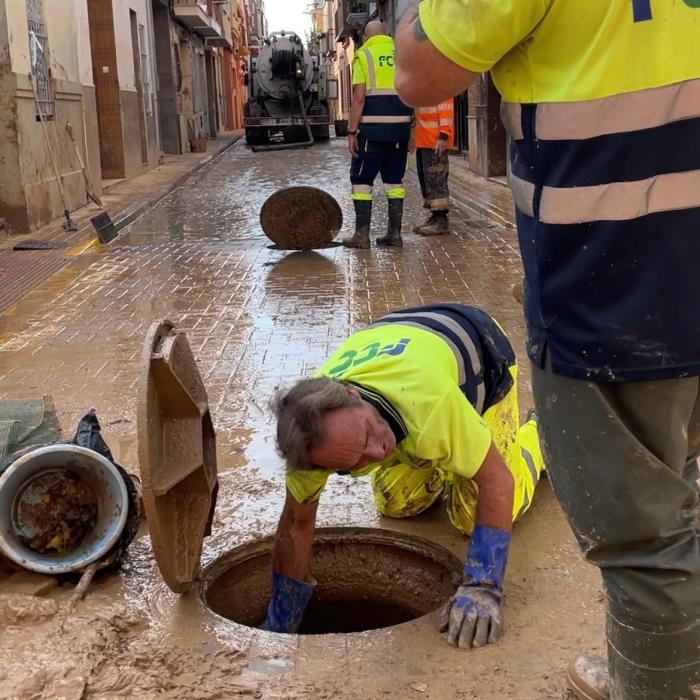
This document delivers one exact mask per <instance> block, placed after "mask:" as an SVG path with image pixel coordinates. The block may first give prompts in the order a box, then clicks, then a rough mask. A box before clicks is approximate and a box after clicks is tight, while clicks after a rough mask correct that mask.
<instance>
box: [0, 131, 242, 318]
mask: <svg viewBox="0 0 700 700" xmlns="http://www.w3.org/2000/svg"><path fill="white" fill-rule="evenodd" d="M242 138H243V134H242V132H241V133H236V134H232V135H231V137H230V140H228V142H227V143H225V144H224V145H223V146H222V147H221V148H220V150H217V151H215V152H213V153H212V154H211V155H206V156H205V157H203V158H202V159H201V160H199V161H197V163H196V164H194V165H193V166H192V167H191V168H189V169H188V170H186V171H185V172H182V173H180V174H179V175H177V176H176V177H175V178H174V179H173V180H172V181H170V182H168V183H167V184H165V185H164V189H163V190H161V191H159V192H155V193H152V194H150V195H149V194H146V195H145V197H146V199H145V200H139V199H138V197H132V198H131V200H129V199H128V198H126V197H124V198H122V200H121V202H120V204H121V206H120V207H119V211H118V212H117V213H115V214H114V224H115V227H116V228H117V232H118V235H117V236H116V237H115V239H114V240H117V239H119V238H121V235H120V234H121V231H123V230H124V228H126V227H127V226H129V225H130V224H132V223H134V222H135V221H136V220H138V219H139V218H140V217H141V216H143V215H144V214H146V213H147V212H148V211H150V210H151V209H153V208H154V207H155V206H156V205H158V204H159V203H160V202H161V201H162V200H163V199H165V198H166V197H167V196H169V195H170V194H172V193H173V192H174V191H175V190H176V189H178V188H179V187H181V186H182V185H183V184H184V183H185V182H186V181H187V180H188V178H190V177H192V176H193V175H195V174H197V173H198V172H200V171H202V170H203V169H204V168H205V167H207V166H210V165H212V163H214V162H216V161H217V159H219V158H220V157H222V156H223V155H224V154H226V153H227V152H228V151H229V150H230V149H231V148H233V147H234V146H235V145H236V144H237V143H238V142H239V141H240V140H241V139H242ZM127 182H128V181H127ZM116 189H117V190H118V188H116ZM134 200H135V201H134ZM127 201H134V204H133V205H131V207H130V205H129V204H125V203H126V202H127ZM113 208H115V207H113ZM101 211H106V210H105V209H98V208H97V207H95V206H94V205H92V204H90V203H88V204H86V205H85V206H84V207H82V208H81V209H79V210H76V212H74V214H77V212H82V213H81V214H80V216H79V217H77V216H76V219H78V218H79V219H80V221H79V223H78V230H77V231H75V232H71V233H70V234H67V232H65V231H62V230H61V227H60V225H59V224H58V222H57V221H54V222H52V223H51V224H47V227H46V228H47V230H46V232H45V233H43V232H42V233H37V234H34V235H35V237H37V238H39V239H40V240H49V241H51V240H61V239H62V238H69V239H70V240H69V241H67V243H68V245H69V246H70V247H68V248H65V249H63V250H51V251H22V252H15V251H13V250H12V247H13V244H14V243H15V242H16V241H20V240H23V238H29V237H31V234H30V233H28V234H23V235H21V236H18V237H16V238H14V237H13V238H8V240H7V241H5V242H4V243H5V245H3V246H2V247H1V248H0V277H2V278H3V281H4V283H5V285H4V289H3V290H0V292H2V293H0V317H2V316H5V315H6V314H7V313H9V312H10V311H11V310H12V309H13V308H14V307H16V306H17V304H20V303H21V302H22V301H23V300H24V299H26V297H28V296H29V295H30V294H32V293H33V292H34V291H36V290H37V289H39V288H40V287H41V286H42V285H44V284H46V282H48V280H50V279H51V278H52V277H53V276H54V275H56V274H57V273H59V272H61V271H62V270H65V269H66V268H68V267H69V266H70V265H71V264H72V263H74V262H75V258H76V257H77V256H80V255H82V254H83V253H85V252H88V251H92V250H95V249H98V248H99V249H102V250H104V251H105V252H106V251H108V250H110V248H108V246H109V245H111V244H112V243H113V242H114V240H113V241H110V242H109V243H105V244H102V243H100V240H99V238H98V236H97V235H96V232H95V229H94V227H93V225H92V223H91V221H90V219H91V218H92V217H94V216H97V215H98V214H99V213H100V212H101ZM18 261H19V262H18Z"/></svg>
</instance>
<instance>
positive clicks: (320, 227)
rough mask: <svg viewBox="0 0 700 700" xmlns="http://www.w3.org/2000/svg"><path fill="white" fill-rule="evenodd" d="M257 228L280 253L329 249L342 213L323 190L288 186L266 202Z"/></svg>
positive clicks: (341, 223)
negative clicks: (259, 227) (260, 227)
mask: <svg viewBox="0 0 700 700" xmlns="http://www.w3.org/2000/svg"><path fill="white" fill-rule="evenodd" d="M260 225H261V226H262V230H263V231H264V232H265V235H266V236H267V237H268V238H269V239H270V240H271V241H272V242H273V243H274V244H275V245H276V246H277V247H278V248H279V249H281V250H310V249H312V248H328V247H330V245H331V243H332V241H333V239H334V238H335V237H336V235H337V234H338V231H340V229H341V227H342V225H343V212H342V210H341V209H340V206H339V204H338V202H336V201H335V199H333V197H331V196H330V195H329V194H328V193H327V192H324V191H323V190H319V189H317V188H316V187H306V186H303V187H287V188H285V189H283V190H279V191H278V192H275V193H274V194H273V195H271V196H270V197H268V198H267V200H265V203H264V204H263V206H262V209H261V210H260Z"/></svg>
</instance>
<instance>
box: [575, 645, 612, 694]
mask: <svg viewBox="0 0 700 700" xmlns="http://www.w3.org/2000/svg"><path fill="white" fill-rule="evenodd" d="M566 676H567V680H568V681H569V687H570V688H571V690H573V691H574V694H575V695H576V698H577V699H578V700H609V699H610V677H609V676H608V662H607V661H606V660H605V659H601V658H599V657H597V656H579V658H578V659H576V661H573V662H572V663H571V664H570V665H569V668H568V669H567V671H566Z"/></svg>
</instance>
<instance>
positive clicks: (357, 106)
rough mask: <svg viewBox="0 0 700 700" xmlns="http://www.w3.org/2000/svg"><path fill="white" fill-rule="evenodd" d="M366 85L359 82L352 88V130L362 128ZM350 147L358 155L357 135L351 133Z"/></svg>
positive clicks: (353, 153)
mask: <svg viewBox="0 0 700 700" xmlns="http://www.w3.org/2000/svg"><path fill="white" fill-rule="evenodd" d="M365 93H366V90H365V86H364V85H363V84H362V83H358V84H357V85H355V86H353V88H352V108H351V109H350V131H351V132H352V131H357V130H358V129H359V128H360V119H362V112H363V110H364V108H365ZM348 148H349V149H350V153H351V154H352V155H353V156H356V155H357V135H356V134H355V135H353V134H351V135H350V136H349V137H348Z"/></svg>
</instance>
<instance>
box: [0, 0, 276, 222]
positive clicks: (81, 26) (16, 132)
mask: <svg viewBox="0 0 700 700" xmlns="http://www.w3.org/2000/svg"><path fill="white" fill-rule="evenodd" d="M258 5H259V6H256V8H255V12H256V17H257V19H256V23H257V24H256V28H257V27H258V26H264V14H261V7H262V5H261V3H258ZM261 17H262V19H261ZM247 22H248V18H247V14H246V0H61V1H60V2H55V1H54V0H0V166H2V167H1V168H0V219H4V220H5V221H6V225H7V227H8V229H9V230H10V231H17V232H23V231H27V230H31V229H33V228H36V227H38V226H40V225H42V224H45V223H47V222H49V221H51V220H52V219H55V218H57V217H59V216H61V215H62V213H63V211H64V209H68V210H69V211H73V210H74V209H77V208H79V207H80V206H83V205H84V204H86V202H87V191H88V189H89V190H90V192H92V193H94V194H97V195H99V194H100V192H101V191H102V187H103V185H104V184H105V183H109V182H110V181H115V180H121V179H128V178H132V177H135V176H138V175H140V174H142V173H144V172H147V171H148V170H149V169H152V168H154V167H156V166H157V165H158V164H159V163H160V159H161V155H162V154H163V153H167V154H183V153H188V152H189V151H191V150H196V151H201V150H204V149H205V148H206V140H207V139H209V138H214V137H216V136H217V134H219V133H220V132H222V131H225V130H233V129H239V128H241V126H242V111H243V105H244V104H245V100H246V89H245V85H244V72H245V70H244V69H245V57H246V55H247V54H248V51H249V49H248V43H247V42H248V36H249V33H248V26H247ZM30 76H31V78H30ZM68 125H70V127H71V129H72V133H73V135H74V139H75V143H76V146H77V149H78V152H79V154H80V158H81V159H82V161H83V164H84V166H85V171H86V174H87V185H86V181H85V177H84V176H83V172H82V170H81V166H80V160H79V159H78V156H77V155H76V152H75V149H74V146H73V141H72V140H71V138H70V135H69V132H68ZM57 173H58V176H57Z"/></svg>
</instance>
